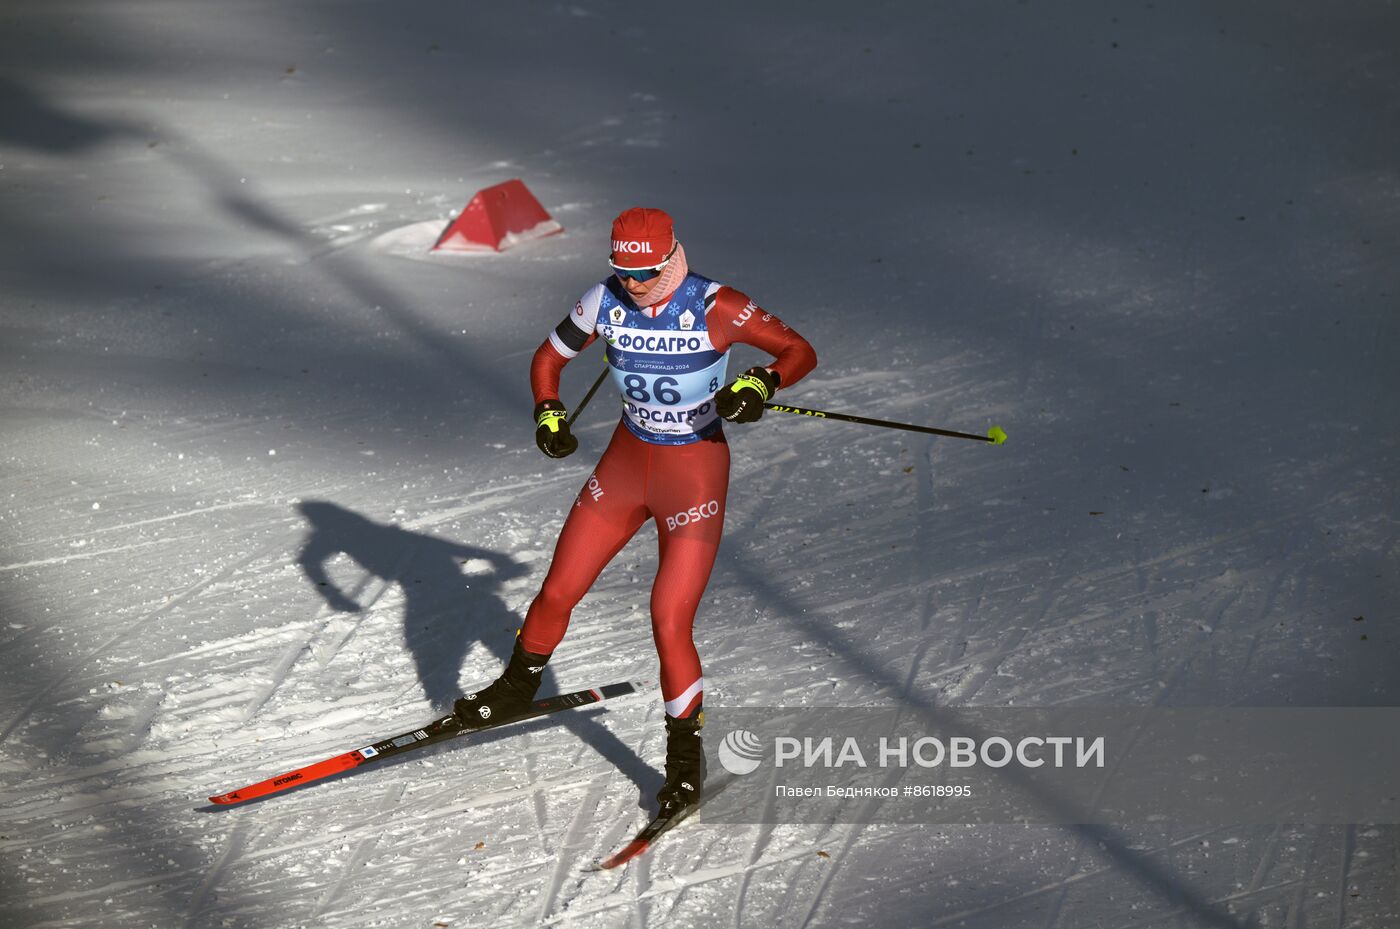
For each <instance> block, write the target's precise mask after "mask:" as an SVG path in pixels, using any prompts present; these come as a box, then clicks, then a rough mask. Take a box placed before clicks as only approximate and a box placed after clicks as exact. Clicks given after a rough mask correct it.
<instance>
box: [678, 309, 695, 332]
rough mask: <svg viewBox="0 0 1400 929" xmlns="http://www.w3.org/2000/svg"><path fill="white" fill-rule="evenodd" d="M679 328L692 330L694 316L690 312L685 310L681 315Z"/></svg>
mask: <svg viewBox="0 0 1400 929" xmlns="http://www.w3.org/2000/svg"><path fill="white" fill-rule="evenodd" d="M681 328H682V329H694V328H695V314H694V313H692V312H690V310H686V311H685V312H684V313H682V314H681Z"/></svg>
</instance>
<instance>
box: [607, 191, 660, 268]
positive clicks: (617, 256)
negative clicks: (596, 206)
mask: <svg viewBox="0 0 1400 929" xmlns="http://www.w3.org/2000/svg"><path fill="white" fill-rule="evenodd" d="M675 246H676V231H675V224H674V223H673V222H672V220H671V216H670V214H669V213H667V212H666V211H665V210H657V209H653V208H651V207H644V206H634V207H633V208H632V209H630V210H626V211H624V212H623V213H622V214H621V215H619V216H618V217H617V219H615V220H613V225H612V263H613V266H614V267H618V268H655V267H657V266H658V265H660V264H661V263H662V262H664V261H665V260H666V258H667V256H669V255H670V254H671V249H673V248H675Z"/></svg>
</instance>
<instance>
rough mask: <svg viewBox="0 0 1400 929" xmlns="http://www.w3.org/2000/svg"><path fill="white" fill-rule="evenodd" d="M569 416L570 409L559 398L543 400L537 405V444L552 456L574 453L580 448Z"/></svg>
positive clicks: (561, 456) (541, 449)
mask: <svg viewBox="0 0 1400 929" xmlns="http://www.w3.org/2000/svg"><path fill="white" fill-rule="evenodd" d="M568 417H569V411H568V410H566V409H564V404H562V403H560V402H559V401H558V400H541V401H540V402H539V403H538V404H537V405H536V406H535V444H536V445H538V446H539V447H540V451H542V452H544V453H545V454H546V455H548V456H549V457H551V458H563V457H564V456H566V455H572V454H573V453H574V450H575V449H576V448H578V439H576V438H574V436H573V433H571V432H570V431H569V418H568Z"/></svg>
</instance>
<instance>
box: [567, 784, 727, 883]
mask: <svg viewBox="0 0 1400 929" xmlns="http://www.w3.org/2000/svg"><path fill="white" fill-rule="evenodd" d="M733 782H734V779H733V778H732V777H730V778H721V779H720V780H719V781H718V782H717V783H715V784H711V785H710V787H708V788H707V789H706V790H705V794H704V796H702V797H701V798H700V800H699V802H697V803H690V804H687V805H686V806H682V807H678V808H676V809H673V810H662V811H661V812H660V813H657V814H656V816H655V817H654V818H653V819H652V821H651V822H649V823H647V824H646V825H645V826H643V827H642V831H641V832H638V833H637V835H636V838H634V839H633V840H632V841H630V842H628V843H627V844H626V845H624V846H623V847H622V849H621V850H620V851H618V852H617V853H616V854H614V855H612V856H611V857H609V858H605V859H603V860H602V861H600V862H598V863H597V864H595V865H592V866H590V867H588V868H586V869H585V870H588V871H611V870H612V869H613V868H616V867H619V866H620V865H625V864H626V863H627V862H629V861H631V860H632V859H633V858H636V857H637V856H639V855H641V854H643V853H644V852H646V850H647V849H649V848H651V846H652V844H653V843H654V842H656V840H657V839H659V838H660V837H661V836H662V835H664V834H666V833H667V832H670V831H671V830H672V829H674V828H676V827H677V826H679V825H680V824H681V823H683V822H685V821H686V820H687V819H689V818H690V816H691V814H693V813H694V812H695V811H696V810H698V809H700V807H701V806H703V805H704V804H705V803H708V802H709V801H710V800H712V799H713V798H714V796H715V795H716V794H718V793H719V792H720V791H721V790H723V789H724V788H726V787H728V786H729V785H730V784H731V783H733Z"/></svg>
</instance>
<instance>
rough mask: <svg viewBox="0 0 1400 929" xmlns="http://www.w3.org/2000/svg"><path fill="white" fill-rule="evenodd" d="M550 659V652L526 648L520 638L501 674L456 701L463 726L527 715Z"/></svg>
mask: <svg viewBox="0 0 1400 929" xmlns="http://www.w3.org/2000/svg"><path fill="white" fill-rule="evenodd" d="M547 661H549V656H548V655H536V654H534V653H533V652H527V651H525V647H524V646H523V645H521V644H520V639H518V638H517V639H516V640H515V650H514V651H513V652H511V656H510V662H509V663H508V664H507V665H506V669H505V671H504V672H503V673H502V674H501V676H500V677H498V678H496V680H495V681H493V682H492V683H491V684H488V685H487V686H486V687H484V688H482V689H481V690H479V691H477V692H476V693H473V694H467V695H466V696H465V697H459V698H458V699H457V702H456V703H454V704H452V712H453V714H454V715H456V717H457V719H459V720H460V721H461V723H462V728H463V729H479V728H481V727H482V726H490V725H494V724H496V723H501V722H506V721H508V720H511V719H514V718H515V717H517V716H523V715H524V714H525V713H526V712H528V711H529V709H530V704H531V702H532V701H533V700H534V699H535V691H537V690H539V689H540V675H541V674H542V673H543V672H544V666H545V663H546V662H547Z"/></svg>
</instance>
